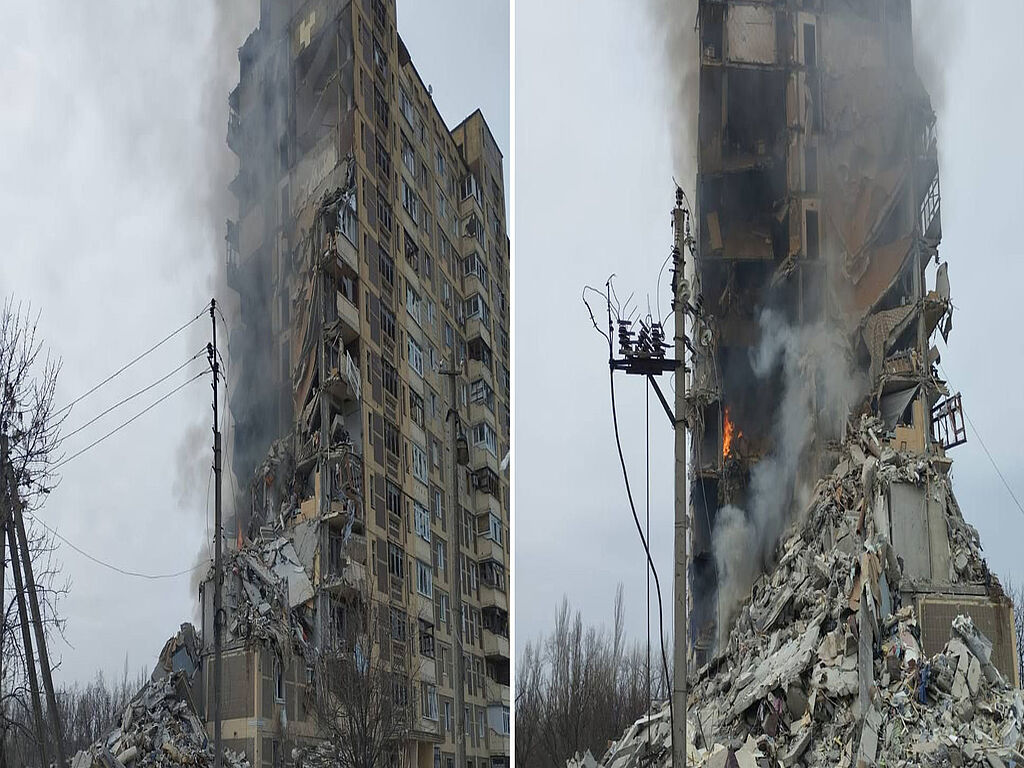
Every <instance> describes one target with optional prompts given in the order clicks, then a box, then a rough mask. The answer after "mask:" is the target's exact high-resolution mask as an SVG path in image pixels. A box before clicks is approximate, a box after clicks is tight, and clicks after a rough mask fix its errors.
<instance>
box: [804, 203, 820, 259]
mask: <svg viewBox="0 0 1024 768" xmlns="http://www.w3.org/2000/svg"><path fill="white" fill-rule="evenodd" d="M804 216H805V217H806V220H807V243H806V245H805V248H804V255H805V256H806V257H807V258H808V259H816V258H818V255H819V253H818V250H819V242H818V212H817V211H813V210H810V209H808V210H807V211H805V212H804Z"/></svg>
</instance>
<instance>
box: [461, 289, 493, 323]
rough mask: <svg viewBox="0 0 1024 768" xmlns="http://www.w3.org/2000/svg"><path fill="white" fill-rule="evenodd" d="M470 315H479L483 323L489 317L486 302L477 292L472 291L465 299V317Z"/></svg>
mask: <svg viewBox="0 0 1024 768" xmlns="http://www.w3.org/2000/svg"><path fill="white" fill-rule="evenodd" d="M470 317H479V318H480V319H481V320H483V321H484V322H485V323H486V322H488V321H489V320H490V318H491V314H490V312H489V311H488V309H487V302H485V301H484V300H483V297H481V296H480V294H479V293H474V294H473V295H472V296H470V297H469V298H468V299H466V318H467V319H468V318H470Z"/></svg>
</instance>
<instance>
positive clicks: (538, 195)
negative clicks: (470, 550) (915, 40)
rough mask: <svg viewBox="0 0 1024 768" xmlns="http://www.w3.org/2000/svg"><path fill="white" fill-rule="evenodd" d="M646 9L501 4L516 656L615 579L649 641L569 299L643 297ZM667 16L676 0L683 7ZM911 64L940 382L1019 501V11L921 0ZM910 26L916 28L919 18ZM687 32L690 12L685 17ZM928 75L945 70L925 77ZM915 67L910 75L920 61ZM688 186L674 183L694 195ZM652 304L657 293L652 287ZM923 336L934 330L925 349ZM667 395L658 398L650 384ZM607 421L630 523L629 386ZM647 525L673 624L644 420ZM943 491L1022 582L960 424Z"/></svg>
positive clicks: (649, 42) (648, 193)
mask: <svg viewBox="0 0 1024 768" xmlns="http://www.w3.org/2000/svg"><path fill="white" fill-rule="evenodd" d="M648 5H649V2H648V3H644V2H636V0H591V2H588V3H586V4H581V3H566V2H563V3H549V2H542V1H541V0H519V2H518V3H517V9H516V49H517V51H516V114H515V121H516V150H517V154H516V212H517V215H516V223H517V230H516V260H517V261H516V263H517V283H516V289H517V290H516V293H515V303H516V317H517V321H516V354H517V357H516V365H517V369H516V387H517V389H516V423H515V429H516V449H517V455H516V461H517V470H516V471H517V497H516V510H515V517H514V520H515V531H516V546H517V548H516V571H517V577H516V590H517V592H516V606H515V621H516V646H517V649H518V650H520V651H521V649H522V646H523V645H524V643H525V642H526V641H527V640H530V639H533V638H535V637H537V635H538V634H539V633H540V632H542V631H544V630H547V629H548V628H549V627H550V626H551V624H552V622H553V618H554V614H555V610H556V607H557V604H558V602H559V601H560V600H561V598H562V596H563V594H565V595H568V597H569V599H570V600H571V602H572V603H573V604H574V606H576V607H578V608H580V609H581V610H582V612H583V615H584V618H585V619H586V620H587V621H589V622H593V623H600V622H607V621H610V618H611V610H612V600H613V595H614V590H615V586H616V584H617V583H618V582H623V584H624V585H625V591H626V613H627V620H628V622H629V624H630V628H631V629H632V631H633V633H634V636H635V637H642V636H643V635H644V632H645V623H646V616H645V608H644V605H645V601H644V594H645V590H646V582H645V578H646V577H645V570H644V555H643V549H642V547H641V544H640V542H639V539H638V537H637V535H636V531H635V528H634V524H633V521H632V518H631V515H630V512H629V507H628V505H627V503H626V496H625V491H624V488H623V482H622V475H621V471H620V469H619V466H618V459H617V455H616V452H615V444H614V440H613V434H612V424H611V416H610V411H609V395H608V369H607V351H606V347H605V346H604V344H605V342H604V340H603V339H602V338H600V337H599V336H598V335H597V334H596V333H595V332H594V330H593V328H592V327H591V325H590V321H589V318H588V316H587V313H586V310H585V308H584V306H583V304H582V302H581V300H580V291H581V289H582V287H583V285H584V284H585V283H590V284H592V285H595V286H598V287H601V286H602V285H603V283H604V280H605V279H606V278H607V276H608V275H609V274H610V273H613V272H614V273H615V274H616V285H617V288H618V293H619V296H620V297H621V298H625V295H627V294H629V293H631V292H634V291H635V292H636V295H637V296H638V297H640V298H641V300H642V304H643V308H644V309H646V301H647V296H648V295H650V297H651V298H650V301H651V303H652V305H653V304H654V303H655V283H656V279H657V272H658V268H659V267H660V265H661V262H662V260H663V259H664V258H665V256H666V255H667V253H668V250H667V249H668V248H669V246H670V243H671V240H670V238H671V232H670V229H669V226H668V224H669V219H668V212H669V210H670V208H671V206H672V192H673V185H672V178H671V177H672V175H673V171H677V172H678V169H674V168H673V162H672V157H673V155H672V150H671V142H670V134H669V131H670V129H671V126H670V125H669V114H668V108H669V105H670V104H671V93H672V92H673V90H674V84H675V81H674V77H675V73H674V72H668V71H666V69H667V68H666V67H665V66H663V63H662V62H663V59H662V54H661V50H660V44H661V39H662V37H663V30H662V29H660V28H655V26H654V25H652V23H651V19H650V17H649V15H648V11H647V6H648ZM678 5H679V7H681V8H682V7H684V6H686V7H689V4H684V3H679V4H678ZM920 5H921V6H922V7H921V8H917V7H915V10H917V11H925V12H922V13H916V14H915V18H916V19H918V20H921V24H920V25H919V29H918V34H919V37H921V42H922V43H925V42H926V40H927V44H925V45H923V46H922V47H924V48H926V49H930V50H931V51H933V52H934V54H933V57H931V56H930V57H929V60H928V61H927V62H922V63H921V66H920V67H919V68H920V69H921V70H922V74H923V75H925V76H926V85H928V87H929V88H930V89H931V90H932V94H933V101H934V103H935V106H936V109H937V112H938V133H939V158H940V164H941V185H942V223H943V234H944V238H943V244H942V247H941V249H940V255H941V256H942V258H943V259H946V260H948V261H949V275H950V280H951V283H952V291H953V301H954V303H955V305H956V307H957V314H956V316H955V318H954V325H955V327H954V331H953V334H952V335H951V336H950V346H949V348H948V349H947V348H946V347H945V345H943V343H942V341H941V338H940V340H939V342H938V344H939V348H940V351H941V353H942V363H943V366H944V367H945V370H946V372H947V373H948V375H949V378H950V381H951V384H952V386H953V387H954V388H956V389H959V390H961V391H962V392H963V395H964V407H965V410H966V412H967V414H968V416H969V417H970V418H971V420H972V421H973V423H974V425H975V426H976V427H977V429H978V430H979V431H980V433H981V436H982V438H983V439H984V441H985V444H986V445H987V447H988V449H989V450H990V451H991V453H992V455H993V456H994V457H995V461H996V462H997V463H998V465H999V467H1000V469H1001V470H1002V472H1003V474H1004V475H1005V476H1006V479H1007V481H1008V482H1009V483H1010V485H1011V486H1012V487H1013V488H1014V490H1015V492H1016V494H1017V496H1018V498H1020V499H1021V500H1022V501H1024V453H1022V452H1021V450H1020V447H1019V445H1020V435H1019V430H1020V426H1021V424H1022V422H1024V400H1022V399H1021V398H1020V397H1019V395H1018V394H1017V393H1018V392H1019V391H1020V381H1019V380H1020V375H1021V373H1022V364H1021V361H1020V353H1021V351H1022V347H1024V345H1022V344H1021V341H1020V332H1019V319H1018V312H1019V308H1020V298H1019V293H1020V286H1021V285H1022V283H1024V247H1022V246H1021V238H1020V235H1019V233H1018V232H1017V227H1018V226H1019V221H1020V215H1021V214H1020V211H1021V210H1022V208H1024V153H1021V152H1020V151H1019V150H1018V145H1019V132H1020V126H1021V124H1022V123H1024V108H1022V106H1021V103H1022V100H1021V95H1022V94H1021V86H1020V78H1021V75H1022V73H1024V58H1022V49H1021V45H1020V41H1021V40H1022V39H1024V4H1021V3H1020V2H1017V0H998V1H997V0H990V1H989V2H985V3H968V2H966V0H964V2H961V3H959V4H956V3H951V2H941V3H939V2H933V1H932V0H929V1H928V2H927V3H926V4H925V3H920ZM922 19H923V20H922ZM690 23H691V24H692V14H691V15H690ZM939 62H941V67H940V66H938V63H939ZM926 65H927V66H926ZM691 183H692V182H691ZM661 299H662V304H663V305H664V304H665V303H666V302H667V300H668V291H667V288H666V287H665V285H664V282H663V283H662V288H661ZM937 338H938V337H937ZM664 385H665V387H666V388H668V382H667V381H665V382H664ZM616 395H617V400H618V409H619V421H620V425H621V427H622V434H623V441H624V444H625V446H626V451H627V454H626V458H627V463H628V465H629V470H630V480H631V483H632V485H633V492H634V497H635V498H636V500H637V503H638V506H639V507H640V514H641V516H642V515H643V514H644V511H643V498H644V493H643V485H644V463H645V458H644V439H645V438H644V435H645V428H644V398H645V392H644V385H643V382H642V380H639V381H638V380H634V379H632V378H630V379H627V378H625V377H622V378H619V379H618V384H617V387H616ZM651 450H652V453H653V457H652V459H651V472H652V491H651V504H652V512H651V520H652V522H651V527H652V539H653V545H654V549H655V556H656V560H657V563H658V568H659V571H660V575H661V580H662V584H663V589H664V599H665V607H666V616H665V618H666V621H668V622H671V589H672V586H671V585H672V572H671V567H672V565H671V555H672V553H671V546H672V545H671V542H672V474H671V473H672V465H671V458H672V444H671V430H670V427H669V424H668V421H667V420H666V418H665V416H664V414H663V413H662V411H661V409H660V407H659V406H658V405H657V403H656V402H652V407H651ZM951 455H952V456H953V457H954V459H955V463H954V468H953V474H954V478H955V480H954V488H955V490H956V493H957V498H958V500H959V503H960V505H961V507H962V509H963V512H964V514H965V516H966V517H967V519H968V520H969V521H970V522H972V523H973V524H974V525H976V526H977V527H978V529H979V531H980V533H981V538H982V543H983V545H984V547H985V549H986V552H987V555H988V559H989V564H990V567H991V568H992V569H993V570H994V571H996V572H997V573H998V574H1000V575H1001V576H1009V577H1012V578H1015V579H1018V580H1024V559H1022V558H1021V556H1020V546H1021V542H1022V541H1024V513H1022V512H1021V511H1020V510H1019V509H1017V507H1016V506H1015V505H1014V502H1013V500H1012V499H1011V498H1010V496H1009V495H1008V493H1007V491H1006V489H1005V488H1004V487H1003V486H1002V484H1001V483H1000V480H999V478H998V476H997V475H996V473H995V471H994V470H993V467H992V464H991V463H990V462H989V460H988V458H987V457H986V455H985V452H984V450H983V449H982V447H981V444H980V441H979V440H978V438H977V437H976V436H975V434H974V433H973V431H969V442H968V443H967V444H966V445H964V446H961V447H958V448H955V449H953V451H952V452H951Z"/></svg>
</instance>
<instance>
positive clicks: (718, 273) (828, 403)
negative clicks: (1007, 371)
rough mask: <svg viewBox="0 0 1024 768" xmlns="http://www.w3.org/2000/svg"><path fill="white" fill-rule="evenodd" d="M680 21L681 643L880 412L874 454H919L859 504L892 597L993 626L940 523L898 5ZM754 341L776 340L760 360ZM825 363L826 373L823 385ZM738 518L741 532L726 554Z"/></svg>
mask: <svg viewBox="0 0 1024 768" xmlns="http://www.w3.org/2000/svg"><path fill="white" fill-rule="evenodd" d="M697 36H698V40H699V56H700V64H699V73H700V74H699V115H698V174H697V184H696V199H695V200H694V201H693V214H694V215H693V226H694V230H693V236H694V240H695V255H696V259H695V264H694V267H693V274H692V280H693V294H694V296H695V297H696V301H697V302H698V307H697V308H698V310H699V312H698V313H697V314H696V319H695V320H694V321H693V327H692V333H691V335H690V339H691V342H692V345H693V349H694V362H693V366H692V371H691V372H689V373H688V380H687V384H688V386H687V398H686V401H685V403H680V404H679V405H680V406H681V407H682V409H683V412H684V413H685V414H686V415H687V417H688V419H689V423H690V425H691V428H692V432H691V437H692V442H691V448H690V463H691V467H690V473H689V477H688V478H681V479H678V485H677V493H678V494H681V493H683V492H684V490H688V493H687V496H686V498H687V499H688V504H689V507H688V509H689V520H690V525H689V530H690V537H689V547H688V558H687V560H688V575H689V583H690V586H691V591H690V594H691V596H692V597H691V600H690V602H689V606H688V611H689V617H690V623H689V638H688V641H689V644H690V653H691V654H692V658H693V659H694V661H695V663H697V664H698V665H700V664H702V663H704V662H706V661H708V660H709V659H710V658H711V657H712V656H713V655H714V654H715V652H716V649H717V648H719V647H720V646H721V645H722V644H723V642H724V641H725V639H726V638H727V637H728V632H729V618H730V616H729V597H728V596H727V595H726V594H725V586H724V580H725V579H726V578H727V575H726V573H725V572H727V571H729V570H731V569H732V567H733V566H734V565H735V563H736V562H737V561H739V560H742V559H744V558H746V559H751V558H753V559H755V560H759V562H758V563H757V564H756V565H757V568H756V569H755V570H754V572H752V573H751V574H750V575H749V577H748V579H747V582H749V583H746V584H745V585H741V586H745V589H746V591H748V592H749V587H750V586H751V585H752V582H753V580H754V579H755V578H756V577H757V574H759V573H762V572H766V571H768V570H769V569H770V568H771V567H772V565H773V564H774V560H775V557H776V543H777V539H778V536H779V535H780V534H781V533H782V530H783V527H784V524H785V523H786V522H787V521H790V520H793V519H795V518H797V516H798V515H799V514H800V511H801V505H802V504H806V500H807V498H808V497H809V496H810V494H811V491H812V489H813V488H814V485H815V483H816V481H818V480H819V478H821V477H823V476H825V475H827V474H828V473H830V472H832V470H833V468H834V467H835V466H836V465H837V464H838V463H839V462H840V461H841V460H842V459H843V457H844V453H843V450H842V444H843V441H844V439H845V438H847V437H848V434H849V432H850V430H851V429H852V427H851V426H850V425H851V424H853V423H854V422H855V420H856V418H859V417H861V416H871V417H879V418H880V419H881V420H882V423H883V424H884V429H883V437H882V438H881V441H880V444H879V445H878V446H877V454H876V455H875V456H874V457H869V458H870V459H872V460H873V461H874V462H875V463H876V465H877V464H879V463H882V464H884V463H885V462H892V461H895V462H898V463H899V462H907V461H916V460H924V461H925V462H926V463H927V466H928V467H929V471H928V472H926V473H923V475H922V476H921V482H919V483H910V484H907V483H900V484H893V485H891V486H886V487H885V488H884V489H881V490H879V491H878V495H879V498H875V499H874V500H873V501H868V502H866V503H867V504H868V505H869V506H870V507H871V508H869V509H868V510H867V515H868V516H869V517H870V516H872V515H874V518H875V523H876V524H877V528H878V530H877V532H878V533H881V534H883V535H884V536H885V538H886V539H887V540H888V541H889V542H891V544H892V546H893V548H894V550H895V552H896V554H897V555H898V557H899V558H900V559H901V562H902V565H903V574H904V578H903V581H902V582H901V588H900V589H901V593H902V598H903V600H904V602H910V603H913V604H914V605H915V608H916V611H917V613H918V615H920V616H927V615H928V613H929V612H933V613H934V612H936V611H939V610H940V609H939V606H947V608H945V609H942V610H945V611H946V612H947V613H948V611H949V610H953V609H952V608H949V607H948V606H956V609H955V610H954V615H955V611H956V610H959V611H960V612H962V613H970V614H971V615H972V616H973V617H974V619H975V621H976V622H978V623H979V625H981V624H983V623H984V624H985V626H986V627H988V628H989V633H990V635H991V628H992V627H993V626H995V625H999V626H1000V627H1001V626H1002V624H1003V623H1005V621H1006V620H1007V614H1006V612H1005V605H1004V602H1003V601H1004V598H1002V596H1001V592H1000V590H999V588H998V584H996V585H995V586H993V585H992V580H991V578H990V575H989V574H988V573H987V569H984V568H980V569H979V568H970V567H966V565H965V558H963V557H961V556H959V555H958V550H957V544H956V542H955V541H954V540H953V539H954V538H955V537H954V534H953V528H952V526H949V531H947V515H954V513H953V512H952V511H951V510H952V508H953V507H955V505H956V501H955V500H954V499H953V498H952V496H951V494H949V493H947V488H948V478H947V477H946V474H947V473H948V470H949V466H950V460H949V459H948V458H947V456H946V453H947V451H948V450H949V449H950V448H952V447H954V446H955V445H958V444H959V443H961V442H963V441H964V439H965V435H964V432H963V421H962V419H963V416H962V412H961V406H960V398H959V395H958V394H953V393H951V392H950V391H949V390H948V388H947V386H946V383H945V382H944V381H943V380H942V378H941V376H940V375H939V373H940V368H939V366H938V362H939V352H938V349H937V347H936V346H934V342H935V338H936V337H937V334H936V331H938V332H939V333H940V334H941V335H942V337H943V338H945V337H947V336H948V333H949V331H950V329H951V326H952V304H951V303H950V293H949V291H950V289H949V280H948V276H947V266H946V264H945V263H943V262H942V261H941V260H940V258H939V253H938V246H939V241H940V239H941V220H940V212H939V180H938V160H937V144H936V133H935V114H934V112H933V110H932V108H931V104H930V100H929V97H928V94H927V93H926V91H925V89H924V87H923V86H922V84H921V82H920V80H919V78H918V76H917V74H916V72H915V69H914V61H913V55H912V51H913V45H912V30H911V15H910V2H909V0H889V1H888V2H878V1H877V0H802V1H798V0H777V2H753V1H750V0H735V1H734V0H728V1H727V2H712V1H710V0H701V2H700V3H699V11H698V24H697ZM682 315H683V310H682V308H680V309H679V310H678V315H677V324H678V323H681V322H682ZM773 345H774V346H775V347H779V346H787V347H789V349H788V350H784V351H782V352H778V353H777V355H776V357H775V358H772V360H774V362H771V361H769V362H768V363H767V364H766V360H767V359H768V358H770V357H771V355H772V354H776V353H774V352H773V353H771V354H769V352H768V351H766V350H769V349H770V348H772V347H773ZM826 348H827V350H826ZM787 355H788V356H789V357H791V358H792V360H793V363H792V365H788V364H787V363H786V362H785V360H786V359H789V358H787ZM815 355H819V357H818V358H817V359H815ZM837 372H839V373H840V374H841V378H842V381H841V382H832V381H830V377H836V373H837ZM796 390H799V392H798V393H797V392H796ZM794 402H798V404H799V406H800V407H799V408H796V409H794V407H793V403H794ZM860 458H861V459H863V458H864V457H863V456H861V457H860ZM769 474H771V475H773V476H774V477H775V483H776V485H775V487H773V488H772V489H771V490H770V491H766V490H765V487H766V484H767V481H766V480H765V478H766V477H767V475H769ZM780 481H781V485H780V484H779V482H780ZM684 486H688V489H685V488H684ZM766 495H767V496H772V497H773V498H771V499H766V498H765V497H766ZM871 495H872V494H871V493H868V492H866V496H868V497H869V498H870V497H871ZM766 507H771V508H770V509H766ZM775 507H777V509H775ZM864 513H865V512H864V510H860V514H864ZM959 514H960V513H959V509H958V508H957V509H956V510H955V515H954V516H956V517H958V516H959ZM773 515H777V517H778V520H775V519H774V518H773ZM735 525H739V526H740V527H743V526H746V527H747V528H748V529H750V530H752V531H753V537H754V538H756V539H757V540H758V544H759V547H758V548H755V549H754V551H745V552H743V551H735V550H732V551H730V543H729V541H728V536H727V531H726V530H725V529H726V527H727V526H735ZM981 571H984V572H981ZM943 616H944V618H946V619H947V620H946V621H945V624H942V623H941V622H940V623H939V624H937V625H936V629H935V632H937V633H941V634H942V637H941V638H938V637H936V638H934V639H930V638H929V637H928V636H927V631H928V629H927V626H926V627H925V632H926V635H925V639H924V643H925V645H926V646H929V645H931V646H934V645H935V643H938V644H939V645H941V642H944V641H945V640H946V639H947V636H948V617H945V614H943ZM940 624H941V626H940ZM1010 634H1012V633H1010ZM1000 637H1002V638H1006V637H1008V635H1004V634H1000ZM997 642H1000V641H997Z"/></svg>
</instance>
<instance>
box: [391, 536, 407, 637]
mask: <svg viewBox="0 0 1024 768" xmlns="http://www.w3.org/2000/svg"><path fill="white" fill-rule="evenodd" d="M388 573H390V574H391V575H392V576H394V577H396V578H399V579H403V578H405V552H403V551H402V548H401V547H400V546H398V545H397V544H395V543H394V542H393V541H389V542H388ZM392 634H393V633H392Z"/></svg>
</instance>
